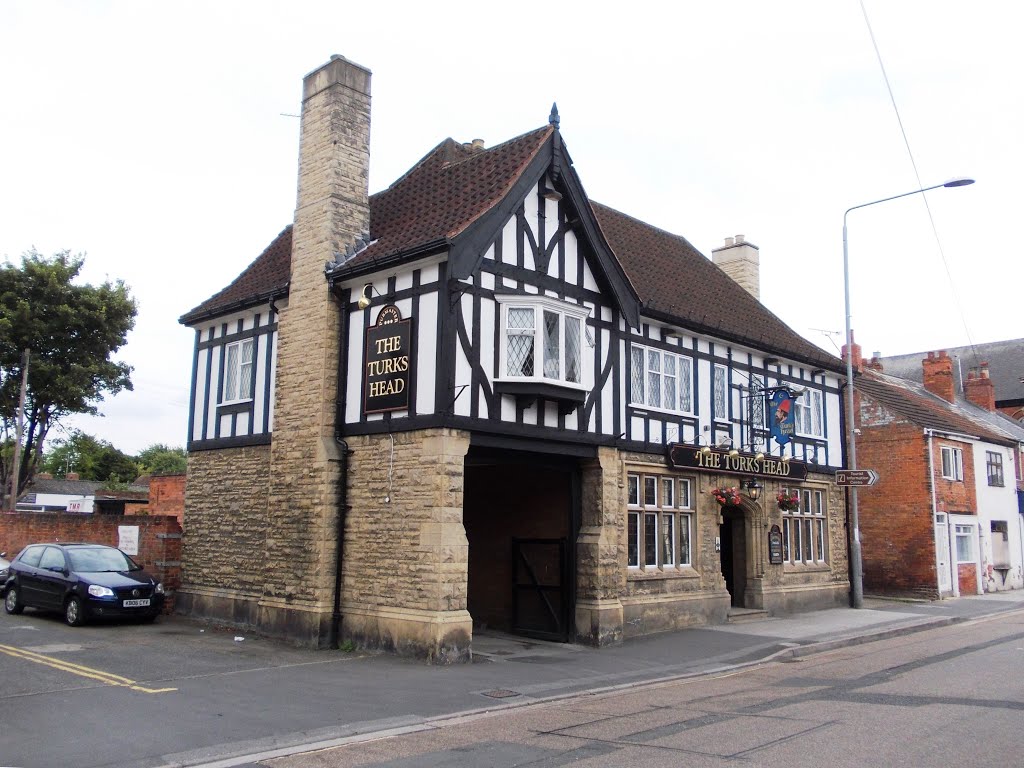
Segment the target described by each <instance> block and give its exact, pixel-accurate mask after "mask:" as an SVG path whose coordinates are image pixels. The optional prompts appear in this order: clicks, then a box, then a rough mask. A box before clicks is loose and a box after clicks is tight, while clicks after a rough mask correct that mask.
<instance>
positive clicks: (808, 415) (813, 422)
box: [795, 389, 825, 437]
mask: <svg viewBox="0 0 1024 768" xmlns="http://www.w3.org/2000/svg"><path fill="white" fill-rule="evenodd" d="M795 405H796V431H797V432H799V433H800V434H801V435H808V436H810V437H824V435H825V429H824V420H823V419H822V416H821V390H819V389H809V390H807V391H806V392H804V393H803V394H802V395H800V397H798V398H797V400H796V403H795Z"/></svg>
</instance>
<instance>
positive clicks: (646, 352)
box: [630, 344, 693, 414]
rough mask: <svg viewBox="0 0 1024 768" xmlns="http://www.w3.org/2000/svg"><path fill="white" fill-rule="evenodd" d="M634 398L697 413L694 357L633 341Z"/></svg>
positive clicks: (637, 402)
mask: <svg viewBox="0 0 1024 768" xmlns="http://www.w3.org/2000/svg"><path fill="white" fill-rule="evenodd" d="M630 402H631V403H632V404H633V405H639V406H644V407H648V408H659V409H661V410H665V411H673V412H675V413H687V414H691V413H693V360H691V359H690V358H688V357H684V356H682V355H677V354H675V353H673V352H664V351H662V350H658V349H650V348H648V347H641V346H637V345H635V344H634V345H632V346H631V347H630Z"/></svg>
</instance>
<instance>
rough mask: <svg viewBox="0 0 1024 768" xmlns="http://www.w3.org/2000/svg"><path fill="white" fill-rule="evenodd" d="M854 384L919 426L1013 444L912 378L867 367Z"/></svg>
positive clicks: (1004, 435) (1008, 438)
mask: <svg viewBox="0 0 1024 768" xmlns="http://www.w3.org/2000/svg"><path fill="white" fill-rule="evenodd" d="M854 387H855V388H856V389H857V391H859V392H860V393H861V394H863V395H867V396H868V397H870V398H871V399H872V400H874V401H876V402H877V403H879V404H881V405H883V406H885V407H886V408H887V409H889V410H890V411H893V412H894V413H898V414H900V415H901V416H903V417H904V418H905V419H907V420H908V421H910V422H911V423H913V424H917V425H918V426H920V427H924V428H927V429H935V430H939V431H941V432H955V433H957V434H961V435H973V436H975V437H979V438H981V439H982V440H986V441H989V442H993V443H1002V444H1004V445H1012V444H1013V442H1014V440H1013V438H1011V437H1009V436H1008V435H1006V434H1000V433H999V432H996V431H994V430H992V429H989V428H988V427H986V426H984V425H983V424H980V423H979V422H978V420H976V419H972V418H970V416H969V415H968V414H967V413H965V412H964V410H963V409H962V408H960V407H959V406H958V405H956V404H954V403H950V402H947V401H946V400H943V399H942V398H941V397H939V396H938V395H933V394H932V393H931V392H929V391H928V390H927V389H925V388H924V386H922V385H921V384H918V383H917V382H914V381H910V380H909V379H900V378H897V377H895V376H888V375H886V374H884V373H878V372H877V371H872V370H866V371H864V372H863V373H862V374H861V375H860V376H858V377H857V378H856V380H855V383H854Z"/></svg>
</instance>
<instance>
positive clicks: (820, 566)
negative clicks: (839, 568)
mask: <svg viewBox="0 0 1024 768" xmlns="http://www.w3.org/2000/svg"><path fill="white" fill-rule="evenodd" d="M782 565H783V568H785V570H786V572H787V573H789V572H792V573H828V572H829V571H831V570H832V567H831V566H830V565H829V564H828V563H783V564H782Z"/></svg>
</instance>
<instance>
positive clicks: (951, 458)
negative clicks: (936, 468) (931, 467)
mask: <svg viewBox="0 0 1024 768" xmlns="http://www.w3.org/2000/svg"><path fill="white" fill-rule="evenodd" d="M942 476H943V477H944V478H945V479H947V480H960V481H962V480H963V479H964V452H963V451H962V450H960V449H959V448H950V447H948V446H943V447H942Z"/></svg>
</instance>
